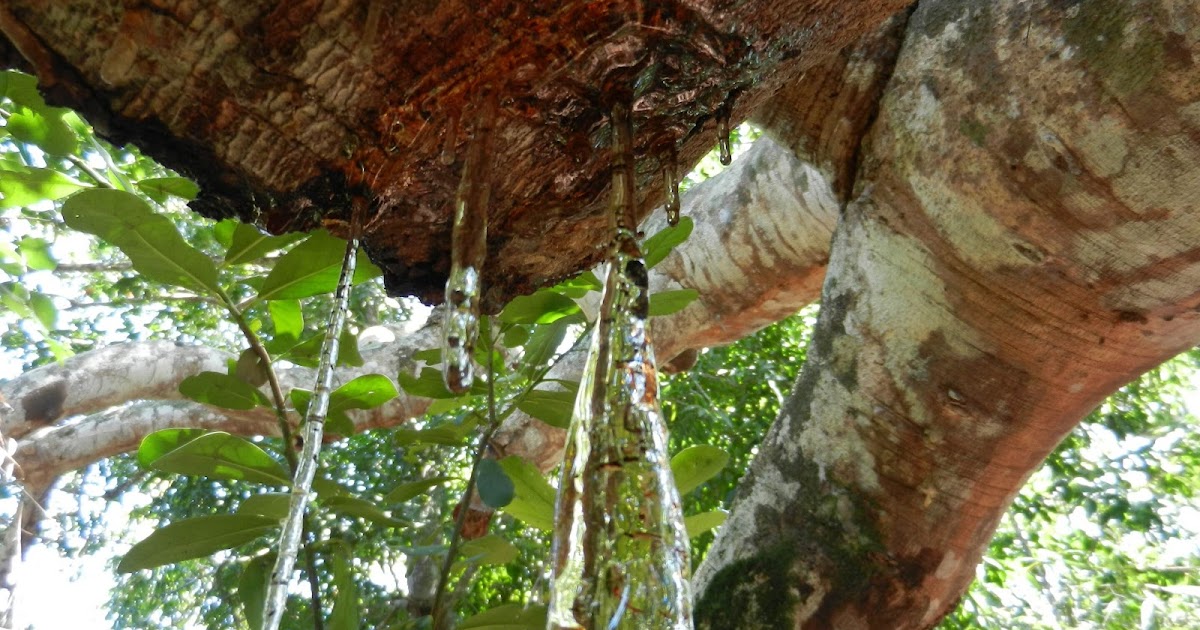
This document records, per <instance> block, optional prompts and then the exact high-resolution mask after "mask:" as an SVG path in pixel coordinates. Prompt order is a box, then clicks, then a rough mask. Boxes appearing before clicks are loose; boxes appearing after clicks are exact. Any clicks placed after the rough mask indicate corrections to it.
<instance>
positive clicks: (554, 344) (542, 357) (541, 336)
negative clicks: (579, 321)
mask: <svg viewBox="0 0 1200 630" xmlns="http://www.w3.org/2000/svg"><path fill="white" fill-rule="evenodd" d="M569 324H570V322H569V321H567V320H566V319H560V320H558V321H556V322H554V323H553V324H545V325H541V326H534V327H533V333H532V334H531V335H529V341H528V342H526V344H525V356H524V358H523V359H522V363H523V364H524V365H525V369H526V370H527V371H529V372H530V373H532V372H533V371H536V370H539V369H541V368H542V367H544V366H545V365H546V363H547V362H548V361H550V359H552V358H554V355H555V353H556V352H558V347H559V346H561V345H562V341H563V337H565V336H566V334H567V326H568V325H569Z"/></svg>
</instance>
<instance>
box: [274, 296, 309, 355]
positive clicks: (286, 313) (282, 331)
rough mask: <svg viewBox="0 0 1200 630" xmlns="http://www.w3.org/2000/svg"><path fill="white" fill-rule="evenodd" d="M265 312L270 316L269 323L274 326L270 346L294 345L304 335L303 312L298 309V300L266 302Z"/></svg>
mask: <svg viewBox="0 0 1200 630" xmlns="http://www.w3.org/2000/svg"><path fill="white" fill-rule="evenodd" d="M267 311H268V312H270V314H271V323H273V324H274V325H275V335H274V338H273V339H272V340H271V344H272V346H277V345H278V346H282V347H291V346H294V345H296V342H298V341H300V335H302V334H303V333H304V312H303V311H302V310H301V309H300V300H271V301H270V302H267Z"/></svg>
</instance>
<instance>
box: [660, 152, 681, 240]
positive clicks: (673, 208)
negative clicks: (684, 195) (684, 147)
mask: <svg viewBox="0 0 1200 630" xmlns="http://www.w3.org/2000/svg"><path fill="white" fill-rule="evenodd" d="M663 189H664V190H665V191H666V193H667V200H666V203H665V204H664V207H665V208H666V209H667V225H671V226H675V225H678V224H679V156H678V155H677V154H676V153H675V147H671V150H670V151H669V152H668V153H667V155H666V157H665V158H663Z"/></svg>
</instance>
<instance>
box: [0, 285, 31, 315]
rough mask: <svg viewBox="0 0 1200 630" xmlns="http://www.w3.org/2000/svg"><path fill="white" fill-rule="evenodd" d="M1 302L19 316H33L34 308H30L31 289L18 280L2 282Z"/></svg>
mask: <svg viewBox="0 0 1200 630" xmlns="http://www.w3.org/2000/svg"><path fill="white" fill-rule="evenodd" d="M0 303H2V304H4V305H5V306H7V307H8V310H10V311H12V312H14V313H16V314H17V316H18V317H21V318H29V317H32V316H33V310H32V309H30V308H29V290H28V289H26V288H25V287H23V286H21V285H20V284H17V283H16V282H5V283H3V284H0Z"/></svg>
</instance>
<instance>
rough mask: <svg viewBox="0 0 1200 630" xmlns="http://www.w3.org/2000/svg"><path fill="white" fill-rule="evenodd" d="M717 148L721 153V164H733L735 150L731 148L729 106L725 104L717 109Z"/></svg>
mask: <svg viewBox="0 0 1200 630" xmlns="http://www.w3.org/2000/svg"><path fill="white" fill-rule="evenodd" d="M717 148H718V150H719V152H720V154H721V164H724V165H725V166H729V165H730V164H732V163H733V152H731V151H730V150H729V108H728V107H725V106H722V107H721V108H720V109H718V110H717Z"/></svg>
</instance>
